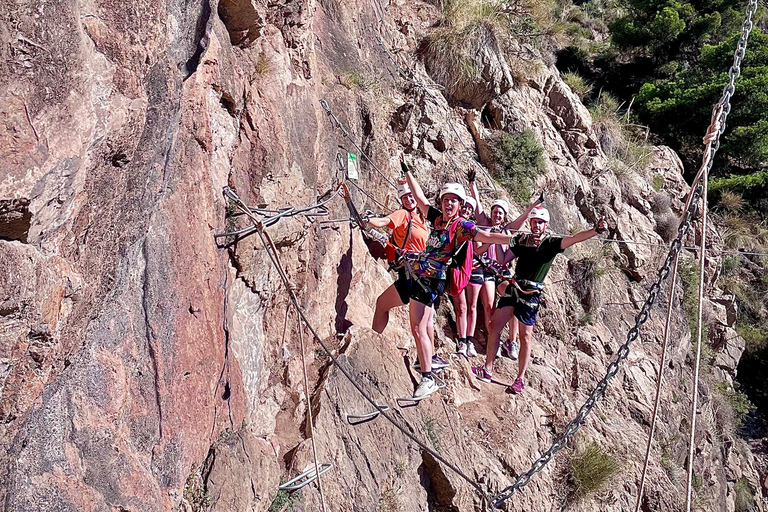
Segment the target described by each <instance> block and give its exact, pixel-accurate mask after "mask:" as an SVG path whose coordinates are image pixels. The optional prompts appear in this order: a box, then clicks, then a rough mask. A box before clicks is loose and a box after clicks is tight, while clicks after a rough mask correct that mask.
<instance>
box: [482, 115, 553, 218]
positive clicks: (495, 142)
mask: <svg viewBox="0 0 768 512" xmlns="http://www.w3.org/2000/svg"><path fill="white" fill-rule="evenodd" d="M488 143H489V146H490V148H491V152H492V156H493V176H494V178H495V179H496V181H498V182H499V183H500V184H501V185H502V186H503V187H504V188H506V189H507V191H508V192H509V193H510V194H511V195H512V196H513V197H514V198H515V199H516V200H517V201H518V202H520V203H527V202H528V201H529V200H530V198H531V190H530V189H531V187H532V185H533V181H534V179H535V178H536V177H537V176H539V175H540V174H542V173H543V172H544V171H545V170H546V166H545V164H544V158H543V157H542V155H543V153H544V148H542V147H541V144H539V141H538V140H536V136H535V135H534V134H533V132H532V131H530V130H525V131H523V132H521V133H511V134H510V133H506V132H502V131H497V132H495V133H494V134H493V135H492V136H491V139H490V140H489V141H488Z"/></svg>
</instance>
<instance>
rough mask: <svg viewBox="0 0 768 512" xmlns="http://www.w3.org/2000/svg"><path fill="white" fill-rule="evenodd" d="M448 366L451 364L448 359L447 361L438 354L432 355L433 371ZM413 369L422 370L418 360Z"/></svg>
mask: <svg viewBox="0 0 768 512" xmlns="http://www.w3.org/2000/svg"><path fill="white" fill-rule="evenodd" d="M448 366H449V364H448V361H446V360H445V359H443V358H442V357H440V356H437V355H434V356H432V370H433V371H437V370H442V369H443V368H448ZM413 369H414V370H416V371H421V363H420V362H419V361H418V360H416V363H414V365H413Z"/></svg>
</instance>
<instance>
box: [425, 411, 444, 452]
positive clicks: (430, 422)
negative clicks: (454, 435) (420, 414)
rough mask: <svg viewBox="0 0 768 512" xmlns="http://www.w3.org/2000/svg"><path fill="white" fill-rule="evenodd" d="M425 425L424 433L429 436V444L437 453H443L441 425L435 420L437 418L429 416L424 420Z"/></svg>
mask: <svg viewBox="0 0 768 512" xmlns="http://www.w3.org/2000/svg"><path fill="white" fill-rule="evenodd" d="M423 425H424V432H425V433H426V434H427V438H428V439H429V442H430V443H432V447H433V448H434V449H435V451H437V452H440V451H442V446H441V445H440V433H441V429H440V424H439V423H438V422H437V420H435V418H432V417H430V416H427V417H426V418H424V422H423Z"/></svg>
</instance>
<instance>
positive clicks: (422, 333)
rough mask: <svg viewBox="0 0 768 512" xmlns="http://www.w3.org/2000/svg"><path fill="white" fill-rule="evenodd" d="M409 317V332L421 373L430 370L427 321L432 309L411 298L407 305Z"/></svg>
mask: <svg viewBox="0 0 768 512" xmlns="http://www.w3.org/2000/svg"><path fill="white" fill-rule="evenodd" d="M408 311H409V313H410V319H411V332H412V333H413V338H414V340H415V341H416V355H417V357H418V359H419V364H420V365H421V371H422V373H426V372H429V371H432V352H433V351H434V347H433V346H432V340H430V338H429V322H430V318H431V317H432V314H433V313H434V309H433V308H431V307H429V306H425V305H424V304H422V303H421V302H419V301H417V300H413V299H411V302H410V303H409V305H408Z"/></svg>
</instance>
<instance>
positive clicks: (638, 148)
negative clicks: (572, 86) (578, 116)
mask: <svg viewBox="0 0 768 512" xmlns="http://www.w3.org/2000/svg"><path fill="white" fill-rule="evenodd" d="M589 111H590V113H591V114H592V120H593V122H594V130H595V133H596V134H597V138H598V141H599V142H600V147H601V148H602V149H603V151H604V152H605V154H606V156H607V157H608V161H609V166H610V168H611V169H612V170H613V172H614V173H615V174H616V175H617V176H619V177H621V176H622V175H625V174H627V173H629V172H637V171H639V170H641V169H644V168H645V167H647V166H648V163H649V162H650V158H651V150H652V149H651V146H650V145H649V144H648V129H647V128H646V127H644V126H640V125H637V124H634V123H632V122H631V121H630V115H629V113H628V112H625V111H624V110H623V104H621V103H619V100H617V99H616V98H615V97H613V96H611V95H610V94H608V93H604V92H601V93H600V95H599V96H598V97H597V99H596V100H595V101H594V102H593V103H592V104H591V105H590V106H589Z"/></svg>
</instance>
